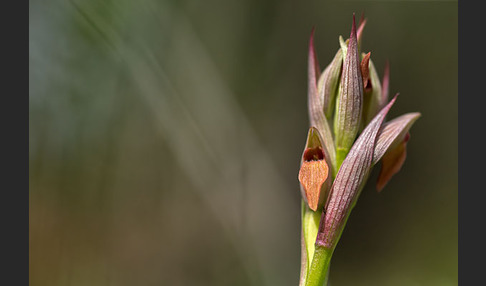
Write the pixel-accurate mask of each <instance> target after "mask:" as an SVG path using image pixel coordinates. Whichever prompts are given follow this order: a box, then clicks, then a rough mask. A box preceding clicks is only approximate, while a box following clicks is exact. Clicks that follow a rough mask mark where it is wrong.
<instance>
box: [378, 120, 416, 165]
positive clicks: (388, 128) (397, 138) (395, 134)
mask: <svg viewBox="0 0 486 286" xmlns="http://www.w3.org/2000/svg"><path fill="white" fill-rule="evenodd" d="M420 116H421V114H420V113H418V112H411V113H407V114H404V115H402V116H399V117H397V118H395V119H393V120H391V121H388V122H386V123H384V124H383V126H382V128H381V130H380V133H379V134H378V139H377V140H376V145H375V151H374V153H373V165H375V164H377V163H378V161H380V159H381V158H382V157H383V155H384V154H385V153H386V152H387V151H388V150H390V149H393V148H395V147H396V146H397V145H398V144H399V143H400V142H401V141H402V140H403V139H404V138H405V134H407V133H408V131H409V130H410V128H411V127H412V125H413V124H414V123H415V121H416V120H417V119H418V118H419V117H420Z"/></svg>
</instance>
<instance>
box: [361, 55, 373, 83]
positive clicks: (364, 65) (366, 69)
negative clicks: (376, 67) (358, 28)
mask: <svg viewBox="0 0 486 286" xmlns="http://www.w3.org/2000/svg"><path fill="white" fill-rule="evenodd" d="M370 56H371V52H369V53H367V54H366V55H364V57H363V59H362V60H361V76H362V77H363V87H364V89H365V91H368V90H367V88H368V85H371V82H370ZM370 87H371V86H370Z"/></svg>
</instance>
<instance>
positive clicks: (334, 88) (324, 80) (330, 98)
mask: <svg viewBox="0 0 486 286" xmlns="http://www.w3.org/2000/svg"><path fill="white" fill-rule="evenodd" d="M342 66H343V56H342V51H341V49H339V50H338V51H337V53H336V55H335V56H334V59H333V60H332V62H331V63H330V64H329V65H328V66H327V67H326V69H325V70H324V72H323V73H322V75H321V77H320V79H319V82H318V91H319V97H320V99H321V102H322V103H323V104H322V105H323V111H324V114H325V115H326V118H327V119H328V120H330V119H331V118H332V115H333V112H334V107H335V103H334V101H335V98H336V96H337V94H338V87H339V80H340V79H341V70H342Z"/></svg>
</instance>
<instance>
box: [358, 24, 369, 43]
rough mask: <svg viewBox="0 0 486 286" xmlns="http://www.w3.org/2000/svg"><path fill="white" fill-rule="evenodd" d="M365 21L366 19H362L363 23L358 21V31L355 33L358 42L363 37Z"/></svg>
mask: <svg viewBox="0 0 486 286" xmlns="http://www.w3.org/2000/svg"><path fill="white" fill-rule="evenodd" d="M366 21H367V19H364V20H363V21H361V20H360V24H359V27H358V31H357V32H356V33H357V37H358V41H360V40H361V37H362V35H363V30H364V27H365V25H366Z"/></svg>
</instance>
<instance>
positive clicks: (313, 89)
mask: <svg viewBox="0 0 486 286" xmlns="http://www.w3.org/2000/svg"><path fill="white" fill-rule="evenodd" d="M319 75H320V72H319V63H318V62H317V57H316V53H315V49H314V29H312V32H311V36H310V39H309V58H308V94H307V98H308V109H309V121H310V126H314V127H316V128H317V130H319V133H320V135H321V136H322V140H323V142H322V143H323V147H324V153H325V157H326V160H328V161H327V162H328V163H330V165H331V166H332V172H333V173H335V172H336V171H337V170H336V149H335V147H334V139H333V137H332V132H331V128H330V127H329V123H328V122H327V119H326V117H325V115H324V112H323V110H322V109H323V103H322V101H321V99H320V97H319V93H318V90H317V78H318V77H319Z"/></svg>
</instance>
